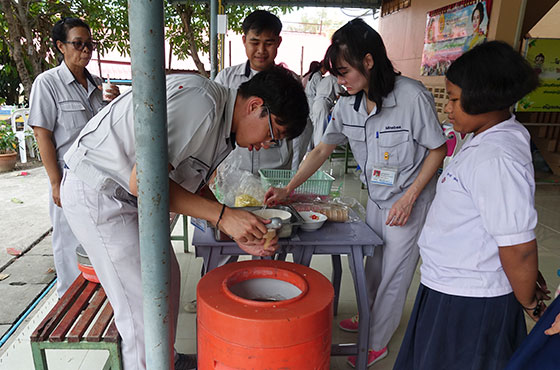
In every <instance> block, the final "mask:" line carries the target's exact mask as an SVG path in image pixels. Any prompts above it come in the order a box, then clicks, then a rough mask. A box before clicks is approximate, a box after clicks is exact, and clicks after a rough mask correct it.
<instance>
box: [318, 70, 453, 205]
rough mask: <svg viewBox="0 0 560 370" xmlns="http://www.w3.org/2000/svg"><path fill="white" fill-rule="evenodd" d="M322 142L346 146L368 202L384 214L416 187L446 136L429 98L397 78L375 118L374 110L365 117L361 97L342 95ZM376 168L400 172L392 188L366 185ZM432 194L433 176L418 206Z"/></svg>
mask: <svg viewBox="0 0 560 370" xmlns="http://www.w3.org/2000/svg"><path fill="white" fill-rule="evenodd" d="M321 141H322V142H324V143H326V144H335V145H341V144H345V143H346V142H349V143H350V147H351V149H352V154H353V156H354V159H356V161H357V162H358V164H359V165H360V168H361V169H362V174H361V175H360V179H361V180H362V182H363V183H364V184H366V185H367V189H368V195H369V198H370V199H371V200H372V201H373V202H375V203H376V204H377V206H378V207H379V208H382V209H386V208H391V207H392V205H393V203H395V202H396V201H397V200H398V199H399V198H400V197H401V196H402V194H403V193H404V192H405V191H406V190H407V189H408V187H409V186H410V185H411V184H412V183H413V182H414V180H415V179H416V177H417V176H418V173H419V172H420V168H421V167H422V163H423V162H424V159H425V158H426V156H427V155H428V152H429V150H430V149H436V148H439V147H440V146H442V145H443V144H444V143H445V136H444V134H443V129H442V128H441V125H440V124H439V121H438V118H437V114H436V109H435V103H434V98H433V96H432V94H430V92H429V91H428V90H426V88H425V87H424V86H423V85H422V83H420V82H419V81H415V80H412V79H410V78H407V77H403V76H397V77H396V80H395V88H394V89H393V91H391V92H390V93H389V94H388V95H387V96H386V97H385V98H383V108H382V109H381V112H379V113H378V111H377V109H374V110H373V111H372V112H371V113H369V114H368V113H367V110H366V98H365V96H363V92H360V93H358V94H356V95H351V96H341V97H340V98H339V100H338V102H337V103H336V105H335V106H334V109H333V112H332V118H331V122H330V123H329V125H328V126H327V129H326V130H325V134H324V135H323V138H322V139H321ZM385 153H387V155H385ZM385 157H387V159H385ZM377 165H386V166H391V167H395V168H397V169H398V175H397V178H396V181H395V183H394V184H393V185H392V186H385V185H377V184H373V183H371V182H370V180H371V177H372V173H373V168H374V167H375V166H377ZM434 193H435V177H434V180H433V181H430V182H429V183H428V184H427V185H426V187H425V188H424V190H423V191H422V193H420V195H419V197H418V199H417V200H416V201H417V202H429V201H431V200H432V198H433V197H434Z"/></svg>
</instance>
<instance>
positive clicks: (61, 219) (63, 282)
mask: <svg viewBox="0 0 560 370" xmlns="http://www.w3.org/2000/svg"><path fill="white" fill-rule="evenodd" d="M59 164H60V163H59ZM59 167H60V168H59V169H60V173H62V167H61V166H59ZM49 216H50V218H51V223H52V227H53V231H52V249H53V259H54V268H55V269H56V293H57V294H58V298H60V297H62V296H63V295H64V293H66V290H68V288H69V287H70V285H72V283H73V282H74V280H76V278H77V277H78V275H79V274H80V270H79V269H78V258H77V256H76V248H77V247H78V246H79V245H80V242H78V239H76V237H75V236H74V233H72V230H71V229H70V226H69V225H68V221H66V216H64V211H63V210H62V208H60V207H59V206H57V205H56V204H54V201H53V197H52V188H51V187H49Z"/></svg>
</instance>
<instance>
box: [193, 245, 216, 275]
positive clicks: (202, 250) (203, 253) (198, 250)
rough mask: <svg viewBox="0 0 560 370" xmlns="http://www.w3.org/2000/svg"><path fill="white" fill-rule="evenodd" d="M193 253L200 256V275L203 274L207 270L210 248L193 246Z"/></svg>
mask: <svg viewBox="0 0 560 370" xmlns="http://www.w3.org/2000/svg"><path fill="white" fill-rule="evenodd" d="M194 249H195V255H196V256H197V257H202V273H201V276H204V274H206V273H207V272H208V261H210V252H211V250H212V248H208V247H197V246H195V247H194Z"/></svg>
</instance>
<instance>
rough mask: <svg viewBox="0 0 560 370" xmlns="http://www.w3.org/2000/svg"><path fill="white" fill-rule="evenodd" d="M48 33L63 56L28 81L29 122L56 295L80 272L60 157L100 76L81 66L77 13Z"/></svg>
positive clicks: (95, 105)
mask: <svg viewBox="0 0 560 370" xmlns="http://www.w3.org/2000/svg"><path fill="white" fill-rule="evenodd" d="M51 36H52V40H53V44H54V47H55V49H56V51H58V52H59V53H60V54H62V57H63V60H62V62H61V63H60V65H59V66H57V67H55V68H53V69H50V70H48V71H46V72H44V73H42V74H40V75H39V76H37V78H36V79H35V81H34V82H33V87H32V89H31V98H30V112H29V125H30V126H31V127H33V132H34V134H35V137H36V138H37V143H38V144H39V151H40V152H41V159H42V161H43V164H44V166H45V169H46V170H47V175H48V177H49V181H50V184H51V187H50V191H51V194H50V195H51V196H50V203H49V213H50V217H51V222H52V225H53V234H52V245H53V255H54V263H55V268H56V274H57V293H58V296H59V297H61V296H62V295H63V294H64V292H66V290H67V289H68V287H69V286H70V285H71V284H72V282H73V281H74V280H75V279H76V277H77V276H78V274H79V270H78V266H77V264H76V247H77V246H78V245H79V243H78V241H77V240H76V238H75V237H74V235H73V234H72V231H70V228H69V226H68V223H67V221H66V218H65V217H64V214H63V213H62V208H61V207H62V205H61V203H60V181H61V179H62V169H63V167H64V162H63V159H62V158H63V156H64V154H65V153H66V150H67V149H68V147H69V146H70V145H71V144H72V143H73V142H74V140H75V139H76V138H77V137H78V134H79V133H80V130H81V129H82V128H83V127H84V126H85V124H86V123H87V121H89V119H90V118H91V117H93V116H94V115H95V114H96V113H97V112H99V110H101V108H102V107H103V106H104V103H103V100H102V92H101V90H100V89H99V85H101V84H102V79H101V78H100V77H97V76H92V75H91V74H90V73H89V72H88V70H87V69H86V66H87V65H88V63H89V61H90V59H91V55H92V52H93V50H94V49H95V46H96V44H95V43H94V42H93V41H92V38H91V30H90V28H89V26H88V25H87V24H86V23H85V22H84V21H82V20H81V19H78V18H64V19H61V20H60V21H58V22H57V23H56V24H55V25H54V27H53V29H52V32H51ZM110 93H111V96H109V99H110V100H112V99H114V98H115V97H117V96H118V95H119V88H118V87H117V86H112V89H111V90H110Z"/></svg>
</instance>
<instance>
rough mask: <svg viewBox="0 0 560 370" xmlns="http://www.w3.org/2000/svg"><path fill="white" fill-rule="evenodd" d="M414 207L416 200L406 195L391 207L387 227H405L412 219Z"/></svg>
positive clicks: (386, 222)
mask: <svg viewBox="0 0 560 370" xmlns="http://www.w3.org/2000/svg"><path fill="white" fill-rule="evenodd" d="M412 207H414V200H412V198H410V197H408V196H407V195H406V194H404V195H403V196H402V197H401V198H400V199H399V200H397V201H396V202H395V203H394V204H393V207H391V210H390V211H389V215H388V216H387V220H386V221H385V225H389V226H404V225H405V224H406V222H407V221H408V218H409V217H410V213H411V212H412Z"/></svg>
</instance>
